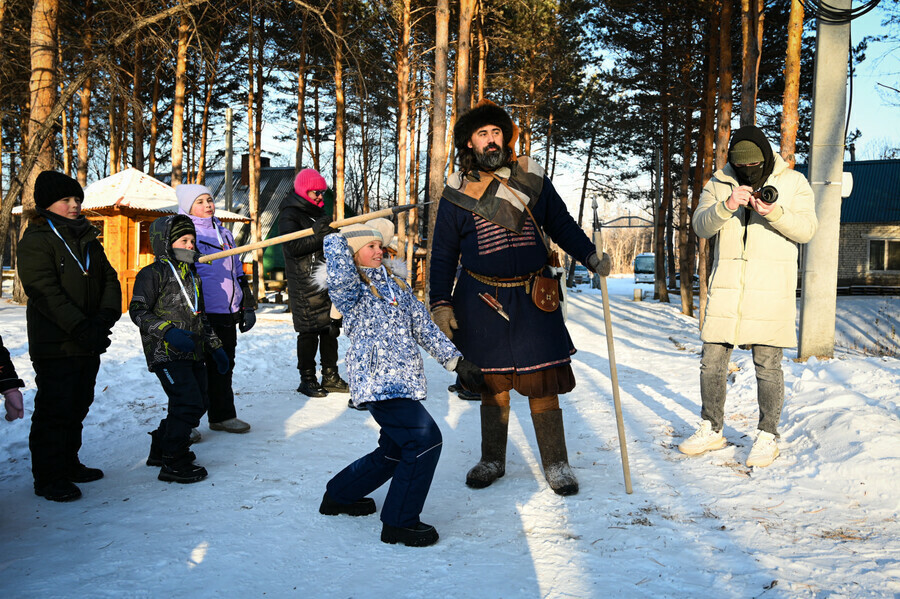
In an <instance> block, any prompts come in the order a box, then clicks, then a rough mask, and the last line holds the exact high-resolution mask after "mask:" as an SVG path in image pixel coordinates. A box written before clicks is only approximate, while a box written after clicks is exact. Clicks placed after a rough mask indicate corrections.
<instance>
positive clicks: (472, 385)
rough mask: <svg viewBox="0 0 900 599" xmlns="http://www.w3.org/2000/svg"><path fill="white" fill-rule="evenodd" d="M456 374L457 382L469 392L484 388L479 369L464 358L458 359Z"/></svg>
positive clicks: (482, 376) (482, 377)
mask: <svg viewBox="0 0 900 599" xmlns="http://www.w3.org/2000/svg"><path fill="white" fill-rule="evenodd" d="M456 374H458V375H459V382H461V383H462V384H463V387H465V388H466V389H468V390H469V391H479V390H481V389H482V388H484V374H483V373H482V372H481V368H479V367H478V366H476V365H475V364H472V363H471V362H469V361H468V360H466V359H465V358H460V359H459V362H457V364H456Z"/></svg>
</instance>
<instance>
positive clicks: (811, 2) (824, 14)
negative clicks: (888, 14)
mask: <svg viewBox="0 0 900 599" xmlns="http://www.w3.org/2000/svg"><path fill="white" fill-rule="evenodd" d="M879 2H881V0H869V1H868V2H866V3H865V4H863V5H862V6H857V7H856V8H837V7H834V6H832V5H830V4H828V3H827V2H824V1H822V0H800V4H802V5H803V8H804V10H805V11H806V12H807V13H809V14H810V15H812V16H814V17H816V18H817V19H820V20H821V21H824V22H825V23H849V22H850V21H852V20H853V19H858V18H859V17H861V16H863V15H864V14H866V13H868V12H869V11H871V10H872V9H873V8H875V7H876V6H878V4H879Z"/></svg>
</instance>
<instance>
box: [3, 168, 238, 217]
mask: <svg viewBox="0 0 900 599" xmlns="http://www.w3.org/2000/svg"><path fill="white" fill-rule="evenodd" d="M81 210H82V211H83V212H85V213H86V214H85V216H92V214H91V213H93V214H94V215H109V214H114V213H116V212H123V211H124V212H128V213H133V214H144V215H147V216H153V215H154V214H158V215H159V216H163V215H164V214H177V213H178V199H177V198H176V197H175V188H174V187H171V186H169V185H166V184H165V183H163V182H162V181H160V180H158V179H155V178H153V177H151V176H150V175H148V174H146V173H143V172H141V171H139V170H137V169H136V168H127V169H125V170H123V171H120V172H118V173H116V174H115V175H110V176H109V177H106V178H105V179H100V180H99V181H95V182H94V183H91V184H90V185H88V186H87V187H85V188H84V203H83V204H82V205H81ZM13 213H14V214H21V213H22V207H21V206H16V207H15V208H13ZM216 217H218V219H219V220H221V221H222V222H249V221H250V219H249V218H247V217H246V216H241V215H240V214H237V213H234V212H228V211H227V210H216Z"/></svg>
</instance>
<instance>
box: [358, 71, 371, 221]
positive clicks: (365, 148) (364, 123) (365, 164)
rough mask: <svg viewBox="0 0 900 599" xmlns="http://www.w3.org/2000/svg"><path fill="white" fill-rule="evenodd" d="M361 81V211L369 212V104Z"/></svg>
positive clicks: (359, 94)
mask: <svg viewBox="0 0 900 599" xmlns="http://www.w3.org/2000/svg"><path fill="white" fill-rule="evenodd" d="M363 87H364V86H363V83H362V80H361V79H360V80H359V88H360V89H359V93H358V94H357V95H358V96H359V136H360V138H361V141H362V173H361V177H362V194H363V201H362V211H363V214H365V213H367V212H369V193H370V190H369V168H370V167H369V127H368V121H369V103H368V99H367V97H366V93H365V91H364V89H363Z"/></svg>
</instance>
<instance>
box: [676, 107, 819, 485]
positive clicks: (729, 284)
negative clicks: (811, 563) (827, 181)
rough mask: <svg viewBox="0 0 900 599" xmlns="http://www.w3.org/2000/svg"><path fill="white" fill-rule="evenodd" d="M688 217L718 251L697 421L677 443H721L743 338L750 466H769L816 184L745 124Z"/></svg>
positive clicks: (698, 448)
mask: <svg viewBox="0 0 900 599" xmlns="http://www.w3.org/2000/svg"><path fill="white" fill-rule="evenodd" d="M757 192H759V193H757ZM692 223H693V226H694V231H696V233H697V235H698V236H700V237H703V238H707V239H708V238H710V237H715V239H716V253H715V257H714V260H715V262H714V264H713V269H712V272H713V275H712V280H711V281H710V284H709V303H708V304H707V306H706V315H705V316H704V319H703V328H702V329H701V331H702V333H701V335H700V338H701V339H702V340H703V354H702V357H701V358H700V398H701V401H702V404H703V406H702V409H701V412H700V418H701V421H700V426H699V427H698V429H697V432H695V433H694V434H693V435H691V436H690V437H689V438H687V439H685V441H684V442H683V443H681V445H679V446H678V449H679V450H680V451H681V452H682V453H684V454H687V455H700V454H703V453H706V452H707V451H711V450H715V449H721V448H722V447H725V437H724V436H723V435H722V428H723V426H724V411H725V389H726V380H727V377H728V359H729V358H730V357H731V352H732V350H733V349H734V346H735V345H739V346H742V347H749V348H750V349H752V351H753V364H754V366H755V367H756V387H757V401H758V403H759V425H758V431H757V435H756V440H755V441H754V443H753V448H752V449H751V450H750V454H749V456H748V457H747V465H748V466H757V467H764V466H768V465H769V464H771V463H772V461H773V460H774V459H775V458H776V457H778V440H777V439H778V420H779V419H780V418H781V408H782V406H783V404H784V374H783V372H782V370H781V360H782V348H785V347H794V346H796V345H797V332H796V325H795V318H796V311H797V253H798V249H797V244H799V243H806V242H808V241H809V240H810V239H812V237H813V235H814V234H815V232H816V228H817V226H818V220H817V219H816V211H815V203H814V199H813V192H812V188H810V186H809V183H808V182H807V181H806V177H804V176H803V175H801V174H800V173H798V172H797V171H795V170H793V169H791V168H790V167H789V166H788V165H787V163H785V161H784V160H782V159H781V156H779V155H778V154H775V153H774V152H772V147H771V145H769V141H768V140H767V139H766V137H765V135H764V134H763V132H762V130H760V129H759V128H758V127H755V126H752V125H750V126H746V127H741V128H740V129H738V130H737V131H735V133H734V135H733V136H732V138H731V145H730V146H729V148H728V163H727V164H726V165H725V168H723V169H721V170H718V171H716V172H715V173H714V174H713V176H712V179H710V180H709V181H708V182H707V183H706V185H705V186H704V187H703V193H701V194H700V202H699V203H698V205H697V209H696V210H695V211H694V216H693V218H692Z"/></svg>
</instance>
